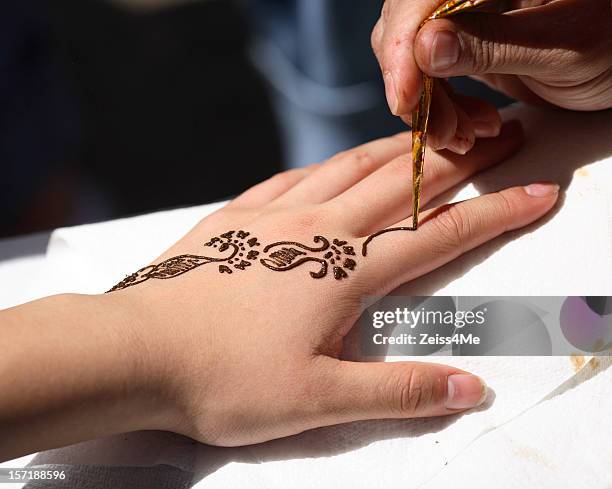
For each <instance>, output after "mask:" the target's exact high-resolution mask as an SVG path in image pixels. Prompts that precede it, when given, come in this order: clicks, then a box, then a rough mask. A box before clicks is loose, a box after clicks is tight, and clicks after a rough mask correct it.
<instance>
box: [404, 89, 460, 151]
mask: <svg viewBox="0 0 612 489" xmlns="http://www.w3.org/2000/svg"><path fill="white" fill-rule="evenodd" d="M450 90H451V89H450V87H449V86H447V85H446V84H444V83H440V82H439V81H436V83H435V85H434V92H433V97H432V100H431V110H430V116H429V130H428V136H427V144H428V147H430V148H432V149H435V150H438V149H444V148H447V147H449V145H451V144H452V142H453V141H454V140H455V136H456V134H457V132H458V124H459V123H460V121H459V118H458V115H457V111H456V110H455V104H453V101H452V100H451V98H450V95H449V91H450ZM402 120H404V122H406V123H407V124H411V123H412V113H409V114H407V115H405V116H402Z"/></svg>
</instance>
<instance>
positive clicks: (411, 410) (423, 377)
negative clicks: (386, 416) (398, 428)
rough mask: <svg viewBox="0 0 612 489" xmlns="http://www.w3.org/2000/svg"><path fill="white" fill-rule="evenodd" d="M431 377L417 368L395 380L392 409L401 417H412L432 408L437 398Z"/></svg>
mask: <svg viewBox="0 0 612 489" xmlns="http://www.w3.org/2000/svg"><path fill="white" fill-rule="evenodd" d="M434 390H435V389H434V386H433V383H432V382H431V379H430V377H429V376H428V375H427V374H426V373H424V372H423V371H422V370H421V369H418V368H415V369H412V370H409V371H407V372H406V373H403V374H399V375H398V376H397V378H396V379H394V386H393V388H392V394H391V409H392V410H393V411H394V412H397V413H398V414H399V415H401V416H412V415H415V414H417V413H419V412H422V411H423V410H424V409H425V408H427V407H428V406H430V405H431V404H432V402H433V400H434V398H435V396H434Z"/></svg>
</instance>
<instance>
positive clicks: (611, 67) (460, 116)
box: [372, 0, 612, 152]
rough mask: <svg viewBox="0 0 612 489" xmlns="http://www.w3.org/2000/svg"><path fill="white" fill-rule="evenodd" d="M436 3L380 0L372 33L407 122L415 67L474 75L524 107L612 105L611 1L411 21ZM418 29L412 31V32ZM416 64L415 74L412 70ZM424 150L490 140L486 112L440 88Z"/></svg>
mask: <svg viewBox="0 0 612 489" xmlns="http://www.w3.org/2000/svg"><path fill="white" fill-rule="evenodd" d="M440 3H441V1H440V0H425V1H421V2H409V1H403V0H386V2H385V4H384V8H383V11H382V15H381V18H380V20H379V21H378V23H377V25H376V27H375V29H374V31H373V33H372V45H373V47H374V51H375V53H376V56H377V57H378V60H379V63H380V66H381V69H382V71H383V73H384V74H385V84H386V89H387V98H388V100H389V106H390V107H391V110H392V112H393V113H394V114H397V115H401V116H403V118H404V119H405V120H407V121H408V122H409V119H410V112H411V110H412V109H413V108H414V106H415V105H416V103H417V100H418V97H419V93H420V83H421V81H420V74H419V73H420V70H423V71H424V72H425V73H427V74H429V75H431V76H434V77H439V78H446V77H452V76H460V75H470V76H474V77H476V78H478V79H480V80H482V81H484V82H485V83H487V84H489V85H490V86H492V87H494V88H496V89H498V90H500V91H502V92H504V93H506V94H508V95H510V96H511V97H514V98H516V99H519V100H522V101H526V102H530V103H545V102H548V103H551V104H554V105H557V106H559V107H563V108H567V109H573V110H600V109H606V108H609V107H612V5H611V4H610V1H609V0H591V1H582V0H558V1H555V2H552V1H549V0H548V1H547V0H513V1H512V2H510V5H512V6H514V7H515V8H517V10H514V11H512V12H508V13H506V14H504V15H499V14H493V13H469V14H463V15H458V16H454V17H451V18H448V19H440V20H434V21H430V22H427V23H426V24H425V26H424V27H423V28H422V29H421V31H418V26H419V24H420V23H421V22H422V21H423V20H424V19H426V18H427V17H428V16H429V15H430V14H431V12H432V11H433V10H434V9H435V8H436V7H437V6H438V5H439V4H440ZM417 32H418V34H417ZM419 68H420V70H419ZM431 124H432V125H431V138H430V144H432V147H437V148H441V147H447V148H449V149H451V150H453V151H457V152H464V151H466V150H469V149H470V147H471V144H472V142H473V140H474V134H475V135H476V136H477V137H480V136H490V135H491V134H495V132H496V131H497V130H498V128H499V121H498V119H497V115H496V112H495V110H494V109H493V107H491V106H489V105H487V104H484V103H483V102H475V101H474V100H473V99H467V98H465V97H460V96H457V95H453V94H452V93H451V92H450V90H449V89H448V87H447V86H446V85H444V84H441V85H440V86H438V88H437V93H436V94H435V98H434V105H433V106H432V118H431Z"/></svg>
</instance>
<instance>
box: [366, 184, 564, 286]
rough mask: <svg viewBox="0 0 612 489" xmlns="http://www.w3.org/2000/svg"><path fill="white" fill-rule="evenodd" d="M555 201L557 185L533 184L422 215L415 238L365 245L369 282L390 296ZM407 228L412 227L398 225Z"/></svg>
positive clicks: (391, 236)
mask: <svg viewBox="0 0 612 489" xmlns="http://www.w3.org/2000/svg"><path fill="white" fill-rule="evenodd" d="M558 195H559V186H558V185H556V184H540V183H537V184H532V185H529V186H527V187H514V188H510V189H507V190H503V191H501V192H496V193H493V194H489V195H484V196H482V197H478V198H475V199H472V200H468V201H465V202H459V203H457V204H451V205H446V206H442V207H440V208H438V209H434V210H432V211H429V212H425V213H423V216H422V218H421V225H420V226H419V229H418V230H417V231H416V232H402V231H396V232H388V233H386V234H383V235H380V236H378V237H377V238H375V239H374V240H370V241H369V243H368V242H366V244H367V247H366V249H365V252H366V254H367V256H368V277H367V280H368V282H371V283H381V284H385V288H386V287H390V289H389V290H392V289H393V288H395V287H397V286H399V285H401V284H402V283H405V282H407V281H409V280H412V279H414V278H416V277H420V276H421V275H424V274H426V273H428V272H430V271H432V270H434V269H436V268H438V267H440V266H442V265H444V264H445V263H448V262H450V261H452V260H454V259H455V258H457V257H458V256H460V255H461V254H463V253H465V252H467V251H468V250H471V249H473V248H476V247H478V246H480V245H482V244H483V243H486V242H487V241H490V240H492V239H493V238H495V237H497V236H499V235H501V234H503V233H505V232H507V231H511V230H514V229H519V228H522V227H524V226H526V225H528V224H531V223H532V222H534V221H536V220H538V219H540V218H541V217H542V216H544V215H545V214H546V213H547V212H549V211H550V210H551V209H552V207H553V206H554V204H555V202H556V201H557V199H558ZM410 225H411V221H410V222H408V221H405V222H401V223H398V226H410ZM370 264H371V266H370ZM381 293H384V292H381Z"/></svg>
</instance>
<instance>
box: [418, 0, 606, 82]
mask: <svg viewBox="0 0 612 489" xmlns="http://www.w3.org/2000/svg"><path fill="white" fill-rule="evenodd" d="M584 5H585V4H584V2H582V1H581V0H563V1H557V2H550V3H548V4H546V5H542V6H538V7H533V8H526V9H522V10H515V11H513V12H511V13H508V14H505V15H497V14H473V15H463V16H457V17H454V18H448V19H439V20H434V21H429V22H427V23H426V24H425V25H424V26H423V28H422V29H421V30H420V31H419V33H418V35H417V37H416V41H415V48H414V49H415V52H414V54H415V58H416V61H417V63H418V65H419V66H420V67H421V69H423V70H424V71H425V72H426V73H427V74H429V75H431V76H435V77H449V76H461V75H476V74H485V73H504V74H516V75H527V76H533V77H537V78H538V79H539V80H545V81H549V82H550V83H551V84H555V83H559V81H560V80H566V82H569V81H573V82H575V83H578V82H579V81H580V80H581V77H584V73H583V72H584V71H586V72H591V71H595V72H598V73H601V71H603V70H606V69H608V68H609V62H610V57H609V56H607V55H604V53H606V51H609V39H610V37H609V29H610V19H611V18H612V17H611V15H610V14H611V12H610V2H609V1H608V0H597V1H593V2H589V6H588V8H584ZM560 26H564V27H567V29H566V30H564V29H562V28H560ZM576 26H589V29H588V30H584V29H582V30H580V28H577V27H576ZM567 69H571V73H567V72H565V71H564V70H567ZM573 77H575V78H573Z"/></svg>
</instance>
